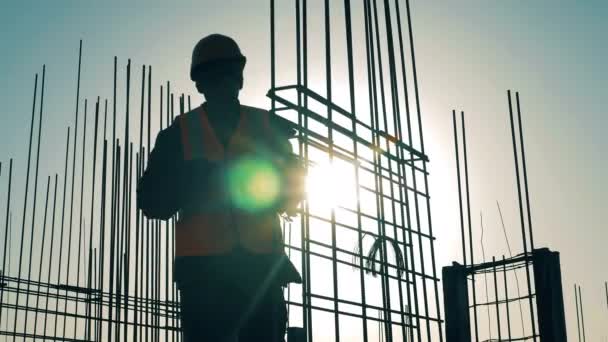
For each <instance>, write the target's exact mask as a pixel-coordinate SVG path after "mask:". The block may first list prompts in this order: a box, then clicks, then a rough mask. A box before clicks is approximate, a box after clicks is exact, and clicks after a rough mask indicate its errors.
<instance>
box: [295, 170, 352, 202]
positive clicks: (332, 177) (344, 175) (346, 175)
mask: <svg viewBox="0 0 608 342" xmlns="http://www.w3.org/2000/svg"><path fill="white" fill-rule="evenodd" d="M356 187H357V184H356V181H355V170H354V166H353V165H352V164H349V163H346V162H343V161H338V160H335V161H333V162H330V161H325V162H321V163H316V164H314V165H312V166H310V167H309V168H308V174H307V176H306V199H307V201H308V203H309V205H310V206H312V207H317V208H320V209H332V208H336V207H338V206H350V204H352V203H353V202H354V201H356V197H357V192H356Z"/></svg>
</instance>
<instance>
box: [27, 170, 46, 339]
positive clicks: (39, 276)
mask: <svg viewBox="0 0 608 342" xmlns="http://www.w3.org/2000/svg"><path fill="white" fill-rule="evenodd" d="M50 187H51V176H48V177H47V180H46V198H45V200H44V216H43V218H42V239H41V240H40V242H41V247H40V262H39V264H38V277H37V278H36V279H37V281H38V282H39V284H38V289H37V290H36V304H35V305H34V308H35V310H36V311H35V312H34V336H35V335H36V332H37V330H38V315H39V311H38V310H39V305H40V294H41V293H42V290H41V287H42V259H43V258H42V257H43V255H44V245H45V242H46V240H45V238H46V218H47V211H48V205H49V191H50ZM32 235H33V234H32ZM31 249H32V250H33V249H34V248H33V246H32V248H31ZM31 259H32V257H31V251H30V267H31V265H32V264H33V262H32V260H31ZM49 272H50V271H49ZM31 279H32V278H31V276H28V281H31ZM28 292H29V291H28ZM25 306H26V307H27V306H28V305H27V304H26V305H25ZM44 333H46V332H44ZM35 340H36V338H35V337H34V341H35Z"/></svg>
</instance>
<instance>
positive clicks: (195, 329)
mask: <svg viewBox="0 0 608 342" xmlns="http://www.w3.org/2000/svg"><path fill="white" fill-rule="evenodd" d="M201 268H202V269H201ZM188 272H190V273H188ZM213 273H214V274H211V271H209V270H208V269H206V268H204V267H198V265H197V264H195V263H192V264H190V265H187V264H185V263H184V264H182V265H180V272H179V277H178V279H176V280H177V283H178V288H179V289H180V295H181V301H180V309H181V324H182V331H183V334H184V342H201V341H203V342H206V341H212V342H236V341H237V340H238V339H237V336H238V326H237V325H238V323H237V322H238V319H237V318H238V317H239V316H240V315H241V312H242V304H241V303H242V302H243V300H244V298H243V296H242V295H241V294H240V293H239V291H236V290H235V288H234V286H231V285H232V281H231V280H229V279H226V277H224V276H223V275H222V274H219V273H215V272H213Z"/></svg>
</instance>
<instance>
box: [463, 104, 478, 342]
mask: <svg viewBox="0 0 608 342" xmlns="http://www.w3.org/2000/svg"><path fill="white" fill-rule="evenodd" d="M460 120H461V124H462V126H461V127H462V152H463V161H464V186H465V194H466V200H467V204H466V207H467V222H468V228H469V255H470V258H471V259H470V261H471V265H474V264H475V257H474V254H473V227H472V225H471V200H470V195H469V194H470V192H469V163H468V157H467V131H466V125H465V120H464V112H463V111H461V112H460ZM471 284H472V288H471V290H472V292H473V320H474V327H475V340H476V341H478V342H479V327H478V323H477V319H478V317H477V290H476V287H477V286H476V284H475V274H474V273H471Z"/></svg>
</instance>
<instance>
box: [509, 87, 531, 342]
mask: <svg viewBox="0 0 608 342" xmlns="http://www.w3.org/2000/svg"><path fill="white" fill-rule="evenodd" d="M507 97H508V100H509V119H510V123H511V139H512V141H513V157H514V160H515V175H516V181H517V199H518V204H519V219H520V223H521V234H522V242H523V248H524V255H525V256H526V258H527V257H528V242H527V238H526V227H525V223H524V212H523V210H524V209H523V203H522V196H521V180H520V178H519V158H518V156H517V141H516V139H515V127H514V120H513V104H512V101H511V91H510V90H508V91H507ZM525 269H526V285H527V287H528V299H529V301H528V302H529V306H530V323H531V325H532V336H533V339H534V341H535V342H536V320H535V318H534V302H533V300H532V296H531V294H532V286H531V280H530V265H529V263H528V261H527V259H526V261H525Z"/></svg>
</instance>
